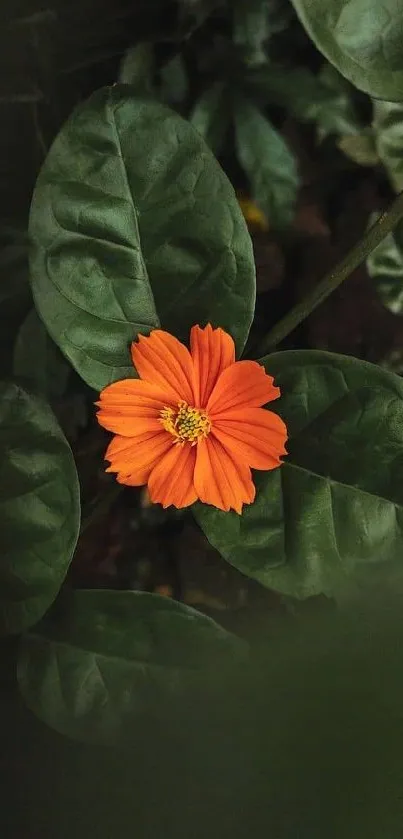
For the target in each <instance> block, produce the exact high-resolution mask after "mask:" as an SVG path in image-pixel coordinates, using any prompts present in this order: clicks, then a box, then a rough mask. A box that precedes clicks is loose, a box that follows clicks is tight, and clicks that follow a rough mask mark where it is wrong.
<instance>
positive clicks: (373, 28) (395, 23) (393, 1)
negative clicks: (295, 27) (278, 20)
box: [292, 0, 403, 101]
mask: <svg viewBox="0 0 403 839" xmlns="http://www.w3.org/2000/svg"><path fill="white" fill-rule="evenodd" d="M292 3H293V6H294V8H295V10H296V12H297V14H298V16H299V18H300V20H301V23H302V24H303V26H304V27H305V29H306V30H307V32H308V34H309V35H310V37H311V38H312V40H313V42H314V43H315V44H316V46H317V47H318V49H319V50H320V51H321V52H322V53H323V55H325V56H326V58H327V59H328V60H329V61H330V62H331V63H332V64H334V66H335V67H337V69H338V70H339V71H340V73H342V74H343V76H345V77H346V78H347V79H349V81H351V82H352V83H353V84H354V85H355V86H356V87H358V88H359V89H360V90H363V91H365V93H369V94H370V95H371V96H374V97H376V98H379V99H391V100H393V101H399V100H402V99H403V51H402V46H401V45H402V40H403V14H402V11H403V7H402V3H401V0H292Z"/></svg>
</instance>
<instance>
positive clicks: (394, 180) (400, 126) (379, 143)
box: [372, 101, 403, 192]
mask: <svg viewBox="0 0 403 839" xmlns="http://www.w3.org/2000/svg"><path fill="white" fill-rule="evenodd" d="M373 106H374V112H373V123H372V127H373V131H374V136H375V145H376V149H377V152H378V155H379V158H380V160H381V161H382V163H383V165H384V166H385V169H386V171H387V174H388V177H389V180H390V182H391V184H392V186H393V189H395V190H396V192H401V190H402V189H403V105H400V104H396V103H395V102H378V101H374V103H373Z"/></svg>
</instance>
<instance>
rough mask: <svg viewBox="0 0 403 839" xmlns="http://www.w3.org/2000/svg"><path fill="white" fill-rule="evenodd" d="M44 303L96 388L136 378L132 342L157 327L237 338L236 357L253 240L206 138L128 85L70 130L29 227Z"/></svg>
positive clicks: (40, 185)
mask: <svg viewBox="0 0 403 839" xmlns="http://www.w3.org/2000/svg"><path fill="white" fill-rule="evenodd" d="M30 232H31V237H32V241H33V248H32V259H31V274H32V285H33V292H34V298H35V304H36V308H37V309H38V312H39V314H40V317H41V319H42V320H43V322H44V323H45V325H46V328H47V329H48V331H49V333H50V335H51V337H52V338H53V340H54V341H55V342H56V343H57V344H58V346H59V347H60V349H61V350H62V352H63V353H64V354H65V355H66V356H67V358H68V359H69V360H70V361H71V363H72V364H73V366H74V367H75V368H76V370H77V372H78V373H79V374H80V375H81V377H82V378H83V379H84V380H85V381H86V382H87V384H89V385H90V386H91V387H93V388H95V389H96V390H99V389H101V388H103V387H105V386H106V385H107V384H108V383H110V382H112V381H115V380H117V379H122V378H126V377H128V376H133V375H134V371H133V367H132V365H131V363H130V355H129V345H130V342H131V341H132V340H134V339H135V337H136V336H137V334H138V333H139V332H140V333H148V332H149V331H150V330H151V329H153V328H155V327H157V326H158V325H159V324H161V326H162V327H163V328H165V329H167V330H168V331H169V332H172V333H174V334H176V335H177V336H178V337H179V338H180V339H187V337H188V333H189V329H190V327H191V326H192V325H193V324H194V323H200V324H203V323H206V322H207V321H210V322H211V323H213V324H214V325H217V326H222V327H223V328H224V329H226V330H227V331H229V332H231V333H232V335H233V337H234V339H235V341H236V344H237V348H238V351H240V350H241V349H242V347H243V345H244V343H245V340H246V337H247V335H248V332H249V328H250V324H251V320H252V316H253V306H254V296H255V269H254V262H253V252H252V244H251V241H250V237H249V234H248V231H247V228H246V224H245V221H244V219H243V216H242V213H241V210H240V208H239V206H238V202H237V200H236V197H235V193H234V191H233V189H232V186H231V184H230V183H229V181H228V179H227V178H226V176H225V175H224V173H223V172H222V170H221V169H220V167H219V165H218V163H217V162H216V160H215V159H214V157H213V156H212V154H211V152H210V150H209V149H208V148H207V146H206V145H205V143H204V142H203V140H202V138H201V137H200V135H199V134H198V133H197V132H196V131H195V130H194V129H193V128H192V126H191V125H189V123H188V122H187V121H185V120H183V119H181V117H179V116H178V115H177V114H175V113H174V112H173V111H170V110H169V109H168V108H166V107H165V106H163V105H160V104H157V103H153V102H151V101H148V102H147V101H142V100H139V99H136V98H135V96H134V94H133V90H132V88H130V87H126V86H121V85H114V86H113V87H111V88H103V89H102V90H99V91H97V92H96V93H95V94H93V96H91V97H90V99H89V100H88V101H87V102H85V103H84V104H82V105H80V106H79V107H78V108H77V109H76V111H75V112H74V113H73V115H72V116H71V118H70V119H69V120H68V122H67V123H66V125H65V126H64V127H63V128H62V130H61V132H60V134H59V136H58V137H57V138H56V140H55V142H54V144H53V146H52V148H51V150H50V152H49V154H48V157H47V159H46V161H45V163H44V166H43V168H42V171H41V173H40V175H39V178H38V182H37V185H36V188H35V192H34V197H33V203H32V209H31V220H30Z"/></svg>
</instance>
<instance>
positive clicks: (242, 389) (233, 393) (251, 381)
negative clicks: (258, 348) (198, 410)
mask: <svg viewBox="0 0 403 839" xmlns="http://www.w3.org/2000/svg"><path fill="white" fill-rule="evenodd" d="M273 381H274V380H273V377H272V376H268V375H267V373H266V372H265V369H264V367H262V366H261V364H258V362H257V361H236V362H235V364H232V365H231V367H228V368H227V369H226V370H224V372H223V373H221V376H219V378H218V380H217V384H216V386H215V388H214V389H213V392H212V394H211V396H210V399H209V400H208V403H207V411H208V413H209V415H210V417H211V418H212V419H213V418H214V417H215V416H216V415H217V416H219V415H220V414H222V413H223V411H228V410H229V409H230V408H241V407H242V408H243V407H260V406H261V405H265V404H266V402H271V401H272V400H273V399H278V397H279V396H280V389H279V388H278V387H274V385H273Z"/></svg>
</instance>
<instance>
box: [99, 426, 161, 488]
mask: <svg viewBox="0 0 403 839" xmlns="http://www.w3.org/2000/svg"><path fill="white" fill-rule="evenodd" d="M172 447H173V443H172V437H171V435H170V434H167V433H166V431H160V432H159V433H158V434H155V433H151V434H141V435H139V436H138V437H134V438H133V437H121V436H119V435H116V437H114V438H113V440H112V441H111V443H110V444H109V446H108V448H107V450H106V453H105V460H109V461H110V464H111V465H110V466H109V467H108V469H107V470H106V471H107V472H117V473H118V475H117V480H118V482H119V483H120V484H127V486H143V484H146V483H147V481H148V478H149V475H150V472H151V470H152V469H153V468H154V466H155V465H156V463H158V461H159V460H160V459H161V457H163V456H164V454H165V453H166V452H167V451H168V450H169V449H170V448H172Z"/></svg>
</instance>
